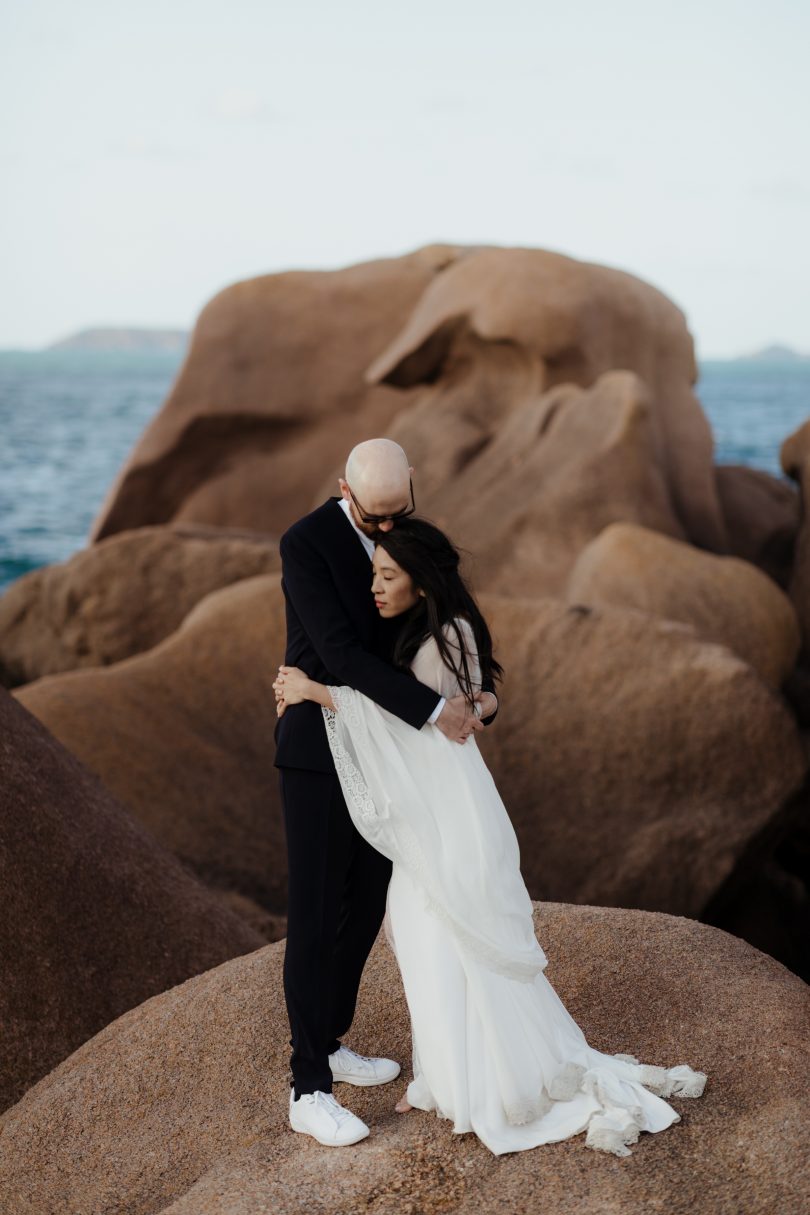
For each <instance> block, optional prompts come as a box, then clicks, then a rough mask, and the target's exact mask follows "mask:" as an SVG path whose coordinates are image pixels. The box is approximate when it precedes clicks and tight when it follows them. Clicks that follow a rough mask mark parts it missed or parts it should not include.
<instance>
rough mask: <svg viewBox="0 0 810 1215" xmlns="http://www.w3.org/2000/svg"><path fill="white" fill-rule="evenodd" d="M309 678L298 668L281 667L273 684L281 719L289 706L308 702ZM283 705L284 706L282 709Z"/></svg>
mask: <svg viewBox="0 0 810 1215" xmlns="http://www.w3.org/2000/svg"><path fill="white" fill-rule="evenodd" d="M309 682H310V681H309V678H308V676H306V675H305V674H304V672H303V671H301V670H299V668H298V667H279V668H278V675H277V677H276V680H275V683H274V684H273V691H274V692H275V694H276V701H277V707H278V709H279V717H281V715H282V713H283V712H284V709H286V708H287V707H288V706H289V705H298V704H300V703H301V701H302V700H307V699H308V697H307V690H308V687H309ZM282 705H283V706H284V707H283V708H282Z"/></svg>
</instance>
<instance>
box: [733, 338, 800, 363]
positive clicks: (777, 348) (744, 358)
mask: <svg viewBox="0 0 810 1215" xmlns="http://www.w3.org/2000/svg"><path fill="white" fill-rule="evenodd" d="M808 361H810V354H800V353H799V351H798V350H794V349H793V347H792V346H781V345H779V343H777V342H774V343H773V345H771V346H763V348H762V349H761V350H755V351H754V352H753V353H752V354H740V355H737V358H736V359H735V360H734V362H737V363H750V362H757V363H806V362H808Z"/></svg>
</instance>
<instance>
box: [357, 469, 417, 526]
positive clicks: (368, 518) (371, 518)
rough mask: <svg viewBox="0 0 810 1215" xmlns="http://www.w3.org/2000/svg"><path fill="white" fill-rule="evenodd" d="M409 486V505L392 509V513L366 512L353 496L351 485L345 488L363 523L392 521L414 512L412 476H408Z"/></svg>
mask: <svg viewBox="0 0 810 1215" xmlns="http://www.w3.org/2000/svg"><path fill="white" fill-rule="evenodd" d="M410 486H411V504H410V506H405V507H403V509H402V510H398V511H394V513H393V515H370V514H368V512H367V511H364V510H363V508H362V506H361V505H360V503H359V502H358V501H357V499H356V498H355V496H354V494H353V493H352V489H351V486H350V485H347V487H346V488H347V489H348V491H349V495H350V497H351V500H352V502H353V503H354V504H355V506H356V507H357V513H358V515H359V516H360V518H361V519H362V520H363V522H364V523H387V522H388V521H389V519H390V520H391V521H392V522H393V521H394V519H404V518H406V516H408V515H412V514H413V513H414V511H415V510H416V503H415V502H414V500H413V477H411V478H410Z"/></svg>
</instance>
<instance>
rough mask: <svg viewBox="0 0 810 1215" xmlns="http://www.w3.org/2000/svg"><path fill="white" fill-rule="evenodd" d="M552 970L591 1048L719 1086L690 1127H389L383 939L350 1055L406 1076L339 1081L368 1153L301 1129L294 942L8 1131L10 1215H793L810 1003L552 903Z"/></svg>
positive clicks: (4, 1165)
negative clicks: (636, 1135)
mask: <svg viewBox="0 0 810 1215" xmlns="http://www.w3.org/2000/svg"><path fill="white" fill-rule="evenodd" d="M535 923H536V930H537V933H538V937H539V939H540V940H541V942H542V944H543V947H544V948H545V949H546V952H547V953H548V955H549V958H550V964H549V968H548V977H549V978H550V980H551V982H552V983H553V984H554V986H555V988H556V989H557V991H558V992H559V994H560V996H561V997H562V999H563V1000H564V1001H565V1003H566V1005H567V1007H568V1008H569V1011H570V1012H571V1013H572V1015H573V1016H574V1017H575V1018H576V1019H577V1020H578V1022H579V1023H580V1025H581V1026H582V1027H583V1029H584V1031H585V1033H586V1035H587V1037H588V1039H589V1041H590V1042H591V1043H592V1045H594V1046H597V1047H599V1048H600V1049H602V1050H609V1051H615V1052H618V1051H623V1052H626V1053H632V1054H635V1055H636V1056H638V1057H640V1058H641V1059H642V1060H649V1061H650V1062H654V1063H658V1064H671V1065H675V1064H677V1063H681V1062H688V1063H689V1064H690V1065H692V1066H699V1067H700V1068H702V1069H703V1070H704V1071H706V1072H707V1073H708V1076H709V1083H708V1086H707V1089H706V1092H705V1093H704V1095H703V1097H702V1098H701V1099H700V1100H699V1101H689V1100H682V1101H678V1099H676V1098H672V1099H671V1100H672V1103H673V1104H674V1105H675V1106H676V1108H677V1109H678V1111H679V1113H681V1118H682V1120H681V1122H679V1123H676V1124H675V1125H674V1126H672V1127H670V1128H669V1129H668V1130H666V1131H663V1132H661V1133H660V1134H657V1135H646V1134H642V1136H641V1139H640V1141H639V1142H638V1144H637V1145H636V1146H635V1148H634V1151H633V1154H632V1156H629V1157H627V1158H625V1159H623V1160H620V1159H617V1158H615V1157H612V1156H604V1157H603V1156H601V1155H600V1154H597V1153H594V1152H592V1151H590V1150H589V1149H587V1148H586V1147H585V1144H584V1136H578V1137H576V1138H574V1139H571V1140H569V1141H567V1142H564V1143H559V1144H552V1145H550V1146H548V1147H541V1148H537V1149H535V1150H534V1151H528V1152H521V1153H516V1154H513V1155H510V1156H505V1157H495V1156H493V1155H492V1154H491V1153H490V1152H489V1151H488V1150H487V1149H486V1148H485V1147H483V1145H482V1144H481V1143H480V1142H479V1141H478V1140H477V1139H476V1138H475V1137H474V1136H473V1135H454V1134H453V1133H452V1130H451V1127H450V1126H449V1124H448V1123H446V1122H444V1121H442V1120H441V1119H438V1118H437V1117H435V1115H433V1114H424V1113H422V1112H420V1111H414V1112H412V1113H410V1114H407V1115H398V1114H396V1113H395V1112H394V1109H393V1107H394V1103H395V1102H396V1100H397V1099H398V1097H399V1095H400V1091H401V1089H402V1087H403V1083H404V1078H405V1077H407V1075H409V1051H410V1042H409V1031H408V1022H407V1012H406V1006H405V1001H404V998H403V994H402V989H401V986H400V983H399V978H398V975H397V972H396V968H395V963H394V961H393V958H392V956H391V954H390V952H389V950H388V947H387V945H386V944H385V943H384V942H383V941H382V939H381V940H380V941H379V942H378V944H377V946H376V947H375V951H374V952H373V954H372V958H371V960H370V963H369V966H368V968H367V971H366V975H365V978H364V982H363V987H362V988H361V994H360V1004H359V1013H358V1018H357V1021H356V1028H355V1032H354V1033H353V1035H352V1039H351V1045H353V1046H354V1047H355V1048H356V1049H358V1050H361V1051H363V1052H364V1053H381V1052H383V1053H389V1054H391V1055H392V1056H393V1057H395V1058H397V1059H399V1060H400V1061H401V1062H402V1064H403V1072H404V1076H403V1079H402V1081H395V1082H394V1083H393V1084H390V1085H385V1086H382V1087H378V1088H368V1089H356V1088H349V1087H348V1086H345V1085H344V1086H341V1088H340V1089H339V1090H338V1096H339V1097H340V1098H341V1099H342V1100H343V1101H344V1102H345V1103H346V1104H347V1105H349V1106H350V1108H352V1109H353V1110H354V1111H355V1112H356V1113H357V1114H358V1115H359V1116H360V1117H362V1118H363V1119H364V1120H365V1121H366V1122H367V1123H368V1124H369V1126H370V1127H371V1135H370V1137H369V1138H368V1139H366V1140H364V1141H363V1142H362V1143H361V1144H358V1145H357V1146H356V1147H354V1148H346V1149H334V1148H326V1147H321V1146H320V1145H319V1144H317V1143H316V1142H314V1140H312V1139H310V1138H309V1137H307V1136H303V1135H296V1134H295V1133H294V1132H292V1131H291V1130H290V1129H289V1128H288V1125H287V1100H288V1087H287V1056H288V1050H289V1047H288V1044H287V1038H288V1031H287V1024H286V1018H285V1014H284V1005H283V1000H282V991H281V963H282V955H283V946H282V945H280V944H278V945H269V946H267V947H265V948H264V949H260V950H257V951H256V952H254V953H251V954H249V955H247V956H246V957H241V958H236V959H234V960H233V961H230V962H227V963H225V964H224V965H221V966H218V967H216V968H215V969H213V970H210V971H208V972H207V973H206V974H204V975H200V976H198V977H196V978H194V979H191V980H189V981H188V982H186V983H183V984H181V985H180V986H178V987H175V988H173V989H172V990H171V991H167V992H164V993H163V994H161V995H159V996H156V997H155V998H153V999H151V1000H148V1001H147V1002H146V1003H144V1004H142V1005H141V1006H140V1007H139V1008H137V1009H133V1010H132V1011H131V1012H129V1013H127V1014H126V1015H124V1016H123V1017H120V1018H119V1019H118V1020H117V1021H114V1022H113V1023H112V1024H111V1025H110V1026H108V1027H107V1029H105V1030H103V1031H102V1032H101V1033H100V1034H98V1035H96V1037H95V1038H93V1039H91V1041H89V1042H87V1043H85V1045H84V1046H83V1047H81V1048H80V1049H79V1050H78V1051H76V1052H75V1053H74V1054H73V1055H71V1056H70V1058H68V1059H66V1060H65V1061H64V1063H62V1064H61V1065H60V1066H59V1067H58V1068H57V1069H56V1070H55V1071H54V1072H52V1073H51V1075H49V1076H47V1077H45V1079H43V1080H42V1081H40V1083H39V1084H38V1085H36V1086H35V1087H34V1088H33V1089H31V1091H30V1092H28V1093H27V1094H26V1095H25V1097H24V1098H23V1099H22V1101H20V1102H19V1103H18V1104H17V1105H16V1106H14V1107H13V1108H12V1109H11V1110H8V1111H7V1112H6V1113H5V1115H4V1116H3V1117H2V1118H0V1144H2V1153H0V1191H2V1192H3V1193H4V1194H6V1195H10V1196H13V1200H14V1208H13V1209H14V1212H15V1215H42V1212H43V1211H47V1212H48V1213H49V1215H74V1213H75V1212H77V1211H82V1212H84V1211H88V1212H89V1211H105V1212H107V1213H108V1215H118V1213H119V1212H121V1213H123V1212H127V1213H128V1215H146V1213H147V1212H148V1213H150V1215H154V1213H156V1212H172V1215H181V1213H182V1215H186V1213H188V1215H191V1213H192V1212H193V1213H194V1215H226V1212H227V1215H253V1213H255V1212H256V1211H260V1210H272V1211H273V1212H274V1213H275V1215H292V1213H299V1212H300V1213H302V1215H303V1213H304V1212H306V1213H307V1215H308V1213H309V1212H311V1211H313V1210H317V1211H322V1212H325V1213H329V1212H334V1213H335V1215H338V1213H340V1215H345V1213H346V1212H349V1211H351V1212H360V1211H371V1212H385V1213H386V1215H388V1213H389V1212H390V1213H393V1212H394V1211H413V1212H419V1213H420V1215H422V1213H423V1215H434V1213H436V1215H438V1213H439V1212H453V1213H455V1212H464V1213H469V1215H472V1213H475V1215H482V1213H483V1215H485V1213H486V1212H489V1211H492V1212H495V1211H497V1212H502V1211H510V1212H512V1211H534V1210H538V1209H540V1208H542V1210H543V1211H545V1212H548V1215H569V1213H570V1212H571V1211H576V1212H577V1215H606V1213H610V1215H619V1213H620V1212H622V1213H623V1212H625V1211H630V1210H631V1211H639V1212H641V1211H644V1212H646V1211H666V1212H667V1215H693V1213H694V1212H695V1211H699V1212H700V1213H701V1215H730V1213H731V1212H737V1211H745V1213H746V1215H773V1212H775V1211H778V1212H780V1213H782V1212H784V1213H785V1215H788V1213H789V1215H799V1212H801V1211H802V1210H803V1209H805V1208H804V1205H803V1204H804V1203H806V1201H807V1198H808V1196H810V1190H809V1189H808V1186H809V1185H810V1173H809V1172H808V1169H809V1168H810V1166H808V1160H807V1153H806V1150H805V1148H806V1129H807V1122H806V1095H805V1082H804V1076H805V1075H806V1071H807V1066H808V1062H810V1060H808V1046H807V1036H806V1026H807V1017H808V1012H809V1011H810V1008H809V1007H808V989H807V987H806V986H805V984H803V983H802V982H801V981H800V980H799V979H797V978H796V977H795V975H792V974H790V973H789V972H788V971H786V970H785V969H784V968H783V967H781V966H780V965H779V964H778V963H776V962H774V961H773V960H772V959H771V958H768V957H766V956H765V955H763V954H760V953H759V952H757V950H755V949H753V948H752V947H751V946H749V945H746V944H745V943H744V942H742V941H740V940H737V939H736V938H734V937H730V936H728V935H727V934H726V933H723V932H720V931H718V930H717V929H713V928H708V927H706V926H705V925H700V924H696V923H693V922H690V921H686V920H682V919H679V918H676V917H670V916H665V915H660V914H651V913H648V912H640V911H624V910H609V909H605V908H593V907H567V906H560V905H547V906H543V907H538V908H537V910H536V919H535Z"/></svg>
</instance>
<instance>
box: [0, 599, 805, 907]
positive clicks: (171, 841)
mask: <svg viewBox="0 0 810 1215" xmlns="http://www.w3.org/2000/svg"><path fill="white" fill-rule="evenodd" d="M482 602H483V606H484V610H485V611H486V613H487V616H488V619H489V620H490V622H491V625H492V628H493V632H494V634H495V637H496V641H497V643H498V653H499V656H500V659H501V661H502V662H503V664H504V666H505V668H506V671H507V681H506V684H505V687H504V694H503V697H502V708H501V712H500V714H499V717H498V720H497V721H496V723H495V724H494V726H493V727H492V729H491V730H488V731H487V733H486V735H485V737H484V739H483V741H482V744H481V745H482V750H483V752H484V754H485V757H486V759H487V761H488V763H489V764H490V767H491V768H492V771H493V774H494V777H495V780H496V782H497V783H498V787H499V789H500V791H501V794H502V796H503V799H504V802H505V803H506V805H507V807H508V809H509V812H510V814H511V816H512V818H513V820H514V822H515V826H516V828H517V831H518V835H519V838H520V842H521V849H522V858H523V869H524V874H525V877H526V880H527V885H528V886H529V889H530V891H531V892H532V894H533V895H534V896H535V897H542V898H552V899H558V900H565V901H570V902H594V903H596V902H599V903H612V904H617V905H621V906H637V907H639V906H640V907H648V908H653V909H660V910H666V911H672V912H678V913H681V914H684V915H693V916H698V915H699V914H700V912H701V909H702V908H703V906H704V904H705V903H706V900H707V899H708V898H709V897H710V896H711V895H712V893H713V892H714V891H715V890H716V889H717V887H718V885H719V884H720V883H721V882H722V881H724V879H725V878H726V876H727V875H728V873H729V871H730V869H731V868H732V866H733V864H734V862H735V859H736V858H737V857H738V856H739V854H740V853H741V851H742V850H743V848H744V847H745V845H746V843H747V841H748V840H749V839H751V838H752V837H753V836H754V835H756V834H757V832H758V831H759V830H760V829H761V828H762V826H763V824H764V823H766V822H767V821H768V820H769V819H770V817H772V815H773V814H774V813H775V811H776V810H777V809H778V807H779V806H780V805H781V803H782V802H783V800H784V799H785V798H786V797H787V796H788V795H789V794H790V793H791V792H792V791H793V789H794V788H796V786H798V785H799V784H800V783H801V779H802V774H803V772H804V770H805V767H806V759H805V757H804V754H803V752H802V748H801V744H800V741H799V738H798V734H797V731H796V728H795V725H794V723H793V721H792V719H791V717H790V715H789V713H788V712H787V710H786V708H785V706H784V703H783V702H782V700H781V698H779V697H778V696H776V695H775V694H774V693H773V692H772V691H770V690H769V689H768V688H767V687H766V686H765V685H764V684H763V683H762V682H761V680H760V679H759V678H758V677H757V675H756V674H755V672H754V671H753V670H752V669H751V668H750V667H749V666H748V665H747V664H746V663H744V662H742V661H740V660H739V659H737V658H735V657H734V656H733V655H732V654H731V653H730V651H728V650H727V649H726V648H724V647H722V646H717V645H711V644H708V643H704V642H703V641H701V640H700V639H698V638H697V637H696V636H695V635H694V633H693V631H692V630H691V629H690V628H689V627H687V626H683V625H679V624H676V623H674V622H667V621H661V620H658V619H655V618H652V617H648V616H645V615H642V614H640V613H638V612H635V611H626V610H622V609H618V608H604V609H599V610H596V609H594V610H588V609H585V608H580V607H576V606H574V607H569V608H567V607H566V606H565V605H564V604H562V603H560V602H559V601H557V600H552V599H544V600H511V599H506V598H500V597H497V596H492V597H489V596H484V597H483V599H482ZM283 636H284V633H283V603H282V595H281V591H280V588H279V585H278V578H277V577H276V576H273V575H270V576H267V577H264V578H253V579H247V580H245V581H242V582H239V583H237V584H236V585H234V586H231V587H226V588H225V589H223V590H220V591H217V592H215V593H214V594H212V595H209V596H208V597H207V598H206V599H204V600H203V601H202V602H201V603H200V604H198V606H197V607H196V608H195V609H194V611H193V612H192V613H191V615H190V616H189V617H188V618H187V619H186V621H185V622H184V624H183V626H182V627H181V628H180V629H179V630H178V632H177V633H175V634H173V635H172V636H171V637H170V638H168V639H167V640H166V641H164V642H162V643H161V645H159V646H157V647H156V648H155V649H153V650H151V651H149V652H148V653H147V654H142V655H139V656H136V657H135V658H131V659H128V660H127V661H126V662H123V663H118V664H116V665H115V666H112V667H108V668H106V669H104V670H96V671H77V672H72V673H68V674H65V675H60V676H52V677H50V678H47V679H43V680H39V681H38V682H37V683H34V684H31V685H29V686H27V687H25V688H21V689H19V690H18V692H17V695H18V696H19V698H20V700H21V701H22V702H23V703H24V704H25V705H26V706H27V707H28V708H29V709H30V710H31V711H32V712H34V713H36V714H37V716H38V717H40V718H41V719H42V721H43V722H45V724H46V725H47V726H48V727H49V728H50V729H51V730H53V732H54V733H55V734H56V735H57V736H58V737H59V738H60V739H61V740H62V741H63V742H64V743H65V745H66V746H68V747H70V748H71V750H73V751H75V753H76V754H77V755H78V756H79V757H80V758H81V759H82V761H83V762H84V763H86V764H87V766H88V767H90V768H91V769H92V770H93V771H95V772H97V773H98V774H99V775H100V776H101V777H102V778H103V780H104V781H105V783H106V784H107V785H108V786H109V787H110V788H111V789H112V790H113V791H114V792H115V793H116V794H117V796H119V797H120V798H121V800H122V801H123V802H124V803H125V804H126V805H127V806H129V807H130V808H131V810H132V812H133V813H134V814H135V815H136V816H137V817H138V818H139V819H140V820H141V821H142V822H144V823H145V824H146V825H147V826H148V827H149V829H150V831H151V832H152V833H153V834H154V835H155V836H156V837H157V838H158V839H159V840H160V841H161V842H162V843H163V844H164V845H165V846H166V847H169V848H171V849H172V850H173V851H175V852H176V853H177V854H178V855H179V856H181V857H182V858H183V859H184V860H185V861H187V862H188V863H189V864H190V865H192V866H193V867H194V869H195V870H196V871H197V873H198V874H200V876H202V877H203V878H205V879H206V880H208V881H212V882H214V883H216V884H218V885H224V886H227V887H231V888H234V889H237V890H241V891H242V892H243V893H244V894H247V895H250V896H252V897H254V898H256V899H258V901H259V902H260V903H261V904H262V905H263V906H264V907H265V908H267V909H268V910H271V911H277V912H282V911H283V910H284V900H285V891H286V884H285V883H286V871H285V859H284V855H285V854H284V844H283V833H282V827H281V815H280V811H279V807H278V800H277V798H278V793H277V781H276V774H275V772H274V770H273V767H272V764H273V758H274V745H273V738H272V734H273V729H274V725H275V705H274V698H273V693H272V687H271V685H272V680H273V677H274V673H275V670H276V667H277V665H278V662H279V661H280V655H281V652H282V646H283Z"/></svg>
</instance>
